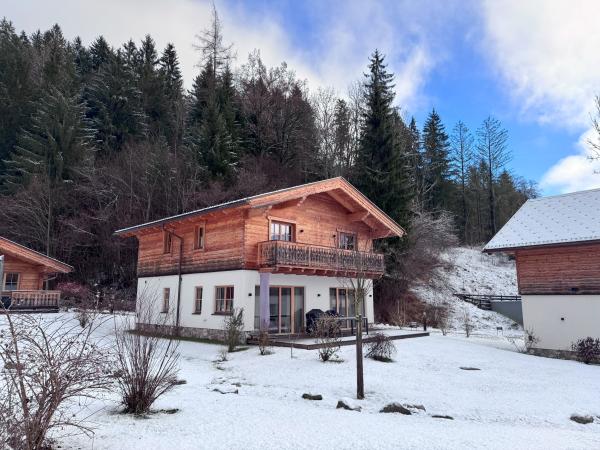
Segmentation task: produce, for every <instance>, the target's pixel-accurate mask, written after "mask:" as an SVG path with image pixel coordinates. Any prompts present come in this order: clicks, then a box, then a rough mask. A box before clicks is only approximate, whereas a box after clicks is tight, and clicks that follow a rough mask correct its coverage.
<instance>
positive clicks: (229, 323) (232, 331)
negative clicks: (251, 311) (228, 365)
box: [223, 308, 244, 352]
mask: <svg viewBox="0 0 600 450" xmlns="http://www.w3.org/2000/svg"><path fill="white" fill-rule="evenodd" d="M223 331H224V332H225V342H226V343H227V351H228V352H233V351H235V349H236V347H237V346H238V345H239V344H240V342H241V340H242V336H243V333H244V308H240V309H234V310H233V312H232V313H231V315H230V316H227V317H226V318H225V320H224V321H223Z"/></svg>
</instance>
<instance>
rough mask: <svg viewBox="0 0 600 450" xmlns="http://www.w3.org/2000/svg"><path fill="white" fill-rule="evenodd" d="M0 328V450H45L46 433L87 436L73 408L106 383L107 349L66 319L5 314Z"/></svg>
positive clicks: (92, 331) (91, 325) (89, 327)
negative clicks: (1, 449) (70, 429)
mask: <svg viewBox="0 0 600 450" xmlns="http://www.w3.org/2000/svg"><path fill="white" fill-rule="evenodd" d="M3 317H4V319H5V325H4V326H3V327H2V329H1V330H0V362H1V363H2V370H1V372H0V448H13V449H19V450H20V449H26V450H38V449H42V448H49V445H50V442H49V438H48V435H49V432H50V431H53V432H56V433H58V435H57V434H55V435H54V437H55V438H56V437H60V433H61V432H64V430H65V429H68V428H74V429H75V430H76V432H82V433H86V434H89V433H91V428H90V427H89V425H88V424H86V422H85V421H83V420H80V419H77V414H76V412H77V411H75V410H74V409H73V408H74V407H77V406H78V407H80V408H81V409H83V408H84V407H86V406H87V402H86V399H88V400H91V399H93V398H95V397H97V396H99V395H101V393H102V392H103V391H105V390H107V389H108V388H109V387H110V386H111V385H112V384H113V379H112V368H113V363H112V360H111V357H110V351H109V348H108V346H107V345H104V342H103V340H102V339H100V338H98V336H94V335H96V334H97V333H98V327H99V326H100V325H101V321H99V320H90V321H89V322H88V323H87V324H86V326H85V327H83V328H82V327H80V326H79V324H78V323H77V322H76V321H73V320H72V319H70V318H69V317H67V316H64V315H60V316H55V317H53V318H52V319H48V317H47V316H40V315H35V316H34V315H14V316H13V315H10V314H5V315H4V316H3Z"/></svg>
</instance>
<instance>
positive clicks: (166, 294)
mask: <svg viewBox="0 0 600 450" xmlns="http://www.w3.org/2000/svg"><path fill="white" fill-rule="evenodd" d="M170 304H171V288H170V287H164V288H163V298H162V308H161V311H160V312H161V313H163V314H166V313H168V312H169V307H170Z"/></svg>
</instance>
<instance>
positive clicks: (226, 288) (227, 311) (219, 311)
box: [214, 285, 235, 315]
mask: <svg viewBox="0 0 600 450" xmlns="http://www.w3.org/2000/svg"><path fill="white" fill-rule="evenodd" d="M220 289H223V298H220V297H219V296H218V293H219V290H220ZM230 290H231V291H230ZM228 292H231V298H228V297H227V294H228ZM234 299H235V286H233V285H223V286H215V312H214V314H218V315H231V314H233V301H234ZM220 302H223V303H222V308H221V309H220V308H219V304H220ZM228 305H229V308H227V306H228Z"/></svg>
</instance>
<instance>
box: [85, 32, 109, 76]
mask: <svg viewBox="0 0 600 450" xmlns="http://www.w3.org/2000/svg"><path fill="white" fill-rule="evenodd" d="M112 56H113V51H112V49H111V48H110V45H108V42H106V39H104V37H102V36H100V37H98V38H97V39H96V40H95V41H94V42H92V45H91V46H90V51H89V57H90V66H91V69H92V70H94V71H97V70H98V69H100V67H102V65H103V64H106V63H108V61H109V60H110V59H111V57H112Z"/></svg>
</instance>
